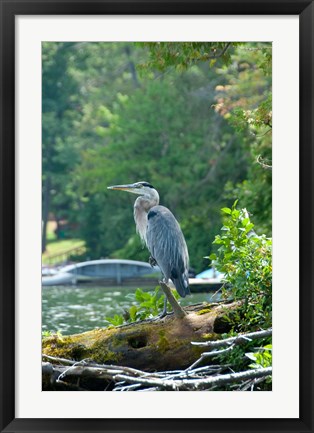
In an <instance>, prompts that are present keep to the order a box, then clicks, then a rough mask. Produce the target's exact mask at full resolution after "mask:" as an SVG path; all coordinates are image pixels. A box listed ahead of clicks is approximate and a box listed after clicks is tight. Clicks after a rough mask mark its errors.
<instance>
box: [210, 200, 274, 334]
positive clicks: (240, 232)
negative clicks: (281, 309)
mask: <svg viewBox="0 0 314 433" xmlns="http://www.w3.org/2000/svg"><path fill="white" fill-rule="evenodd" d="M236 204H237V202H235V203H234V205H233V206H232V208H231V209H230V208H227V207H225V208H223V209H222V212H223V214H224V226H223V227H222V229H221V231H222V234H221V235H217V236H216V238H215V240H214V242H213V243H214V244H215V245H218V246H219V248H218V251H217V253H216V254H211V255H210V256H209V258H210V259H211V260H212V261H213V263H214V265H215V267H216V268H217V269H218V271H220V272H222V273H223V274H224V278H225V287H226V288H227V290H224V293H223V295H224V296H225V297H226V296H228V297H230V294H231V296H232V298H233V299H235V300H240V299H241V300H243V304H242V307H241V308H240V315H241V321H240V323H238V324H237V329H238V330H240V331H248V330H255V329H260V328H268V327H269V326H271V320H272V316H271V312H272V240H271V238H267V237H266V236H265V235H261V236H259V235H257V234H256V232H255V231H254V224H253V223H252V222H251V220H250V217H249V214H248V212H247V210H246V209H241V210H238V209H236Z"/></svg>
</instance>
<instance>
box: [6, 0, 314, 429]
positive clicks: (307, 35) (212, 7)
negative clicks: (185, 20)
mask: <svg viewBox="0 0 314 433" xmlns="http://www.w3.org/2000/svg"><path fill="white" fill-rule="evenodd" d="M0 14H1V16H0V32H1V53H0V55H1V77H0V78H1V80H0V82H1V87H0V95H1V97H0V101H1V116H0V117H1V120H0V122H1V123H0V137H1V142H0V145H1V146H0V149H1V153H0V164H1V166H0V167H1V168H0V194H1V195H0V200H1V201H0V264H1V268H0V284H1V287H0V296H1V298H0V323H1V325H0V326H1V329H0V332H1V333H0V362H1V366H0V400H1V401H0V428H1V432H48V431H49V432H54V431H56V432H93V431H97V432H111V431H112V432H118V431H119V432H137V431H139V432H141V431H143V432H144V431H145V432H161V431H163V432H167V431H169V432H170V431H182V432H192V431H193V432H194V431H202V432H244V431H248V432H263V431H268V432H290V431H293V432H312V431H313V413H314V405H313V319H312V314H313V312H314V309H313V294H312V289H313V271H312V264H313V204H314V201H313V176H312V170H313V167H314V164H313V145H314V142H313V125H314V116H313V114H314V112H313V101H314V86H313V84H314V83H313V70H314V69H313V53H314V38H313V24H314V5H313V2H312V1H303V0H299V1H297V0H291V1H288V0H258V1H256V0H241V1H237V0H214V1H211V0H196V1H194V2H192V1H191V0H189V1H179V0H160V1H157V0H152V1H134V0H124V1H120V0H116V1H112V0H111V1H106V0H98V1H94V0H90V1H88V0H83V1H78V0H73V1H72V0H57V1H56V0H55V1H50V0H37V1H29V0H19V1H15V0H0ZM98 14H106V15H108V14H125V15H135V14H140V15H143V14H148V15H149V14H160V15H170V14H174V15H196V14H199V15H205V14H206V15H207V14H210V15H213V14H214V15H215V14H220V15H291V14H293V15H299V20H300V119H299V120H300V167H299V168H300V203H299V209H300V229H299V233H300V417H299V418H298V419H265V418H261V419H208V418H204V419H180V418H174V419H167V420H165V419H56V418H54V419H41V418H36V419H18V418H15V369H14V362H15V349H14V348H15V339H14V327H15V310H14V309H15V293H14V291H15V222H14V219H15V174H16V173H15V121H14V113H15V104H14V98H15V89H14V86H15V80H14V73H15V72H14V71H15V69H14V68H15V16H16V15H98ZM296 169H297V167H296ZM295 205H296V203H294V202H291V203H288V204H287V207H289V206H295ZM292 229H294V228H292ZM295 229H296V230H297V228H295ZM287 236H289V233H287ZM290 253H291V254H293V252H290ZM287 326H289V318H288V320H287ZM287 380H289V378H287ZM156 410H158V408H156Z"/></svg>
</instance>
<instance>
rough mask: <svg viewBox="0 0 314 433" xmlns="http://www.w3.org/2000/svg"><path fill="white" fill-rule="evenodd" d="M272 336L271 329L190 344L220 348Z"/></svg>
mask: <svg viewBox="0 0 314 433" xmlns="http://www.w3.org/2000/svg"><path fill="white" fill-rule="evenodd" d="M271 335H272V328H269V329H266V330H263V331H256V332H248V333H246V334H240V335H237V336H236V337H230V338H225V339H224V340H216V341H195V342H194V341H192V343H191V344H194V345H195V346H206V347H221V346H226V345H228V344H241V343H245V342H247V341H252V340H255V339H257V338H266V337H270V336H271Z"/></svg>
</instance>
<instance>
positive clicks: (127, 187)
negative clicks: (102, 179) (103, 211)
mask: <svg viewBox="0 0 314 433" xmlns="http://www.w3.org/2000/svg"><path fill="white" fill-rule="evenodd" d="M107 189H116V190H120V191H128V192H133V193H134V194H138V193H139V191H138V188H137V187H136V185H134V184H133V183H131V184H129V185H112V186H108V187H107Z"/></svg>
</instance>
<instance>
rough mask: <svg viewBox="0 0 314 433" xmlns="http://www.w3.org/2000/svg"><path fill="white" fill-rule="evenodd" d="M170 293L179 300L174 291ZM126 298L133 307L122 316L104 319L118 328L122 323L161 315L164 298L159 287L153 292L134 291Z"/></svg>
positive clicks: (116, 315)
mask: <svg viewBox="0 0 314 433" xmlns="http://www.w3.org/2000/svg"><path fill="white" fill-rule="evenodd" d="M172 293H173V295H174V297H175V298H176V299H178V298H179V295H178V294H177V292H176V291H172ZM128 298H129V299H130V300H131V301H132V303H133V305H132V306H131V307H130V308H129V310H128V311H125V313H124V314H123V315H118V314H115V315H114V317H106V320H107V321H108V322H109V323H111V324H112V325H114V326H118V325H122V324H123V323H131V322H136V321H137V320H144V319H148V318H151V317H154V316H157V315H158V314H159V313H161V311H162V309H163V306H164V296H163V294H162V293H161V290H160V286H157V287H156V288H155V290H154V291H153V292H146V291H144V290H141V289H136V291H135V293H130V294H129V295H128ZM168 308H169V303H168Z"/></svg>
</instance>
